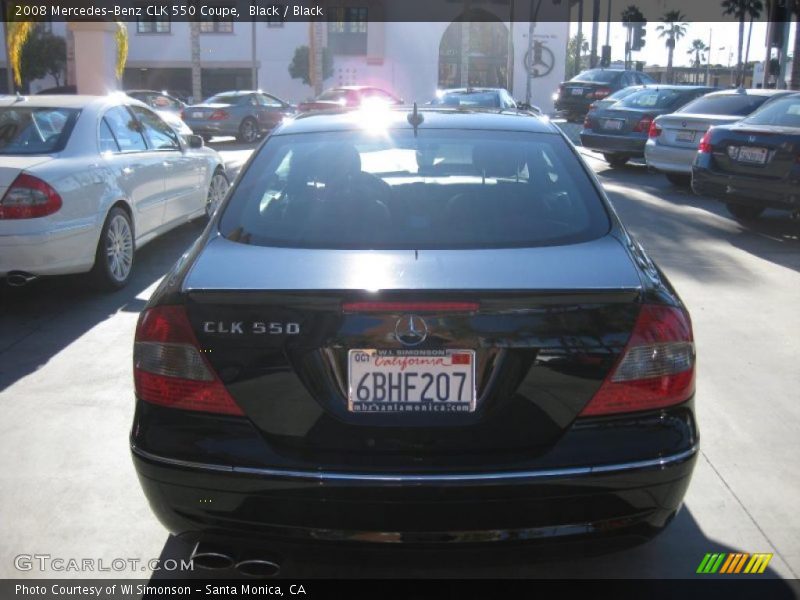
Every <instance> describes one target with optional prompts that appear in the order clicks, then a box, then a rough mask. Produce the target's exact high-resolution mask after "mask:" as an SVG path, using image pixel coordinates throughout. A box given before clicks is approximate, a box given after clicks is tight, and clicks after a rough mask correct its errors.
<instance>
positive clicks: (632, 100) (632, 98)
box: [618, 88, 689, 108]
mask: <svg viewBox="0 0 800 600" xmlns="http://www.w3.org/2000/svg"><path fill="white" fill-rule="evenodd" d="M688 96H689V94H688V93H687V92H686V91H685V90H671V89H666V90H665V89H663V88H662V89H659V88H644V89H641V90H638V91H637V92H635V93H633V94H631V95H629V96H628V97H627V98H623V99H622V100H620V101H619V103H618V105H619V106H625V107H627V108H668V107H670V106H672V105H674V104H676V103H677V102H679V101H680V100H681V99H682V98H686V97H688Z"/></svg>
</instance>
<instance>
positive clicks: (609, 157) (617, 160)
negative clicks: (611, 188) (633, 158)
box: [603, 152, 630, 169]
mask: <svg viewBox="0 0 800 600" xmlns="http://www.w3.org/2000/svg"><path fill="white" fill-rule="evenodd" d="M603 158H605V159H606V162H607V163H608V164H609V165H611V166H612V167H614V168H615V169H616V168H619V167H624V166H625V163H627V162H628V159H630V156H627V155H625V154H612V153H610V152H606V153H604V154H603Z"/></svg>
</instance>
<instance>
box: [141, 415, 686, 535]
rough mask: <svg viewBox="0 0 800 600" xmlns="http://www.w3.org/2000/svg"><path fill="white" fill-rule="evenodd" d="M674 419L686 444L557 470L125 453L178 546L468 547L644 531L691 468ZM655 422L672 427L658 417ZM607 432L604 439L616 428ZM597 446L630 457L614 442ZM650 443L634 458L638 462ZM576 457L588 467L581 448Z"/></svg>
mask: <svg viewBox="0 0 800 600" xmlns="http://www.w3.org/2000/svg"><path fill="white" fill-rule="evenodd" d="M687 412H688V411H687ZM684 417H686V418H685V419H684ZM684 417H682V419H684V420H683V421H682V422H683V423H685V425H686V427H688V428H689V429H691V430H692V431H691V434H690V435H688V436H686V435H684V434H685V433H686V431H682V432H680V435H679V436H676V439H677V437H681V439H682V444H683V443H687V442H688V443H689V444H690V445H689V446H688V447H684V448H682V449H677V450H676V451H674V452H671V453H669V454H662V453H659V454H657V455H654V456H653V455H650V456H649V457H648V458H641V459H639V460H630V461H625V462H605V463H600V462H597V463H592V464H587V465H583V464H580V463H578V464H577V465H575V462H576V461H573V466H564V467H545V466H542V467H540V468H533V467H522V466H521V467H518V468H514V469H509V468H504V469H502V470H501V469H491V470H490V469H474V470H459V471H439V472H397V471H391V470H389V469H387V470H386V471H385V472H379V471H377V470H375V471H371V472H365V471H359V470H355V469H354V470H344V469H329V468H311V467H309V468H302V469H293V468H285V467H281V468H272V467H250V466H247V467H242V466H237V465H236V464H232V463H231V462H223V461H218V462H198V461H193V460H185V459H177V458H171V457H167V456H163V455H158V454H156V453H153V452H149V451H147V450H145V449H143V448H141V447H139V446H137V445H136V442H135V441H134V442H133V443H132V453H133V462H134V465H135V467H136V470H137V473H138V476H139V480H140V483H141V485H142V488H143V489H144V492H145V494H146V496H147V498H148V500H149V502H150V505H151V507H152V509H153V511H154V513H155V514H156V516H157V517H158V518H159V520H160V521H161V522H162V523H163V524H164V526H165V527H166V528H167V529H168V530H169V531H170V532H172V533H174V534H176V535H179V536H181V537H182V538H184V539H186V540H188V541H199V540H200V539H209V538H214V539H218V540H219V539H225V540H228V541H232V542H234V543H239V544H250V543H258V542H259V541H263V540H283V541H286V542H300V543H304V544H307V543H324V542H343V541H346V542H361V543H394V544H398V543H411V544H436V543H455V544H474V543H484V542H505V541H531V540H546V539H552V538H555V539H565V538H574V537H582V536H592V535H607V534H615V533H619V534H626V535H630V534H634V535H637V536H641V537H649V536H652V535H654V534H655V533H657V532H658V531H659V530H660V529H661V528H663V527H664V526H665V525H666V524H667V523H668V522H669V521H670V519H671V517H672V516H673V515H674V513H675V512H676V511H677V509H678V507H679V506H680V504H681V501H682V499H683V496H684V493H685V492H686V489H687V487H688V485H689V481H690V478H691V474H692V470H693V468H694V464H695V461H696V456H697V450H698V440H697V435H696V432H695V430H694V421H693V418H691V416H690V414H689V415H688V416H687V415H684ZM663 422H664V423H665V424H667V425H665V426H666V427H667V428H670V427H683V426H680V425H678V424H677V423H678V421H674V420H671V419H669V418H665V419H664V421H663ZM600 429H603V428H602V427H601V428H600ZM611 429H612V430H611V431H609V436H610V438H613V437H614V436H615V435H619V434H620V431H619V430H617V431H614V430H613V429H614V428H613V427H612V428H611ZM595 433H597V432H595ZM672 433H679V432H677V431H676V432H672ZM146 437H147V436H146V435H145V436H142V439H143V440H146ZM653 437H654V438H655V437H657V436H655V435H654V436H653ZM134 438H135V436H134ZM589 439H590V438H588V436H587V438H586V439H583V440H581V441H582V442H588V441H589ZM573 440H574V441H575V442H578V443H580V441H579V440H575V439H574V438H573ZM596 441H599V440H596ZM228 442H229V443H228V447H231V446H230V440H229V441H228ZM567 443H568V444H572V443H573V442H572V441H568V442H567ZM608 444H610V445H614V446H617V447H618V448H621V447H623V446H624V447H625V449H624V452H625V453H627V454H631V447H630V446H631V444H628V443H626V441H625V440H620V439H615V440H611V439H609V440H608ZM637 445H638V442H637ZM653 450H654V448H639V449H638V453H639V454H640V455H641V456H643V457H645V456H648V453H650V452H652V451H653ZM581 454H582V455H583V456H584V457H587V458H586V461H587V462H588V461H589V460H590V459H591V456H592V453H591V448H588V449H585V450H584V451H583V452H581ZM520 462H521V463H524V462H525V457H524V456H520Z"/></svg>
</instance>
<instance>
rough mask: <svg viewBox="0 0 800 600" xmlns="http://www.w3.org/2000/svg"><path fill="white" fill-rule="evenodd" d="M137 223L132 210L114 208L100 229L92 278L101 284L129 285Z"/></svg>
mask: <svg viewBox="0 0 800 600" xmlns="http://www.w3.org/2000/svg"><path fill="white" fill-rule="evenodd" d="M134 250H135V249H134V239H133V226H132V225H131V218H130V217H129V216H128V213H127V212H125V211H124V210H123V209H121V208H119V207H115V208H112V209H111V211H110V212H109V213H108V216H107V217H106V222H105V223H104V224H103V229H102V230H100V241H99V242H98V243H97V252H96V254H95V258H94V267H93V269H92V278H93V279H94V282H95V284H96V285H97V287H98V288H100V289H103V290H107V291H114V290H119V289H121V288H123V287H125V286H126V285H127V283H128V281H129V280H130V277H131V273H132V272H133V259H134Z"/></svg>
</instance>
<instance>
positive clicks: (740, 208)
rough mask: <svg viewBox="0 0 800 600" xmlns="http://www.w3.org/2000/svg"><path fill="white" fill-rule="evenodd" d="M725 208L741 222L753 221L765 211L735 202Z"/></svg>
mask: <svg viewBox="0 0 800 600" xmlns="http://www.w3.org/2000/svg"><path fill="white" fill-rule="evenodd" d="M725 208H727V209H728V212H729V213H731V214H732V215H733V216H734V217H735V218H737V219H739V220H740V221H753V220H755V219H757V218H758V217H760V216H761V213H763V212H764V209H763V208H761V207H759V206H747V205H746V204H736V203H734V202H728V203H727V204H726V205H725Z"/></svg>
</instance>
